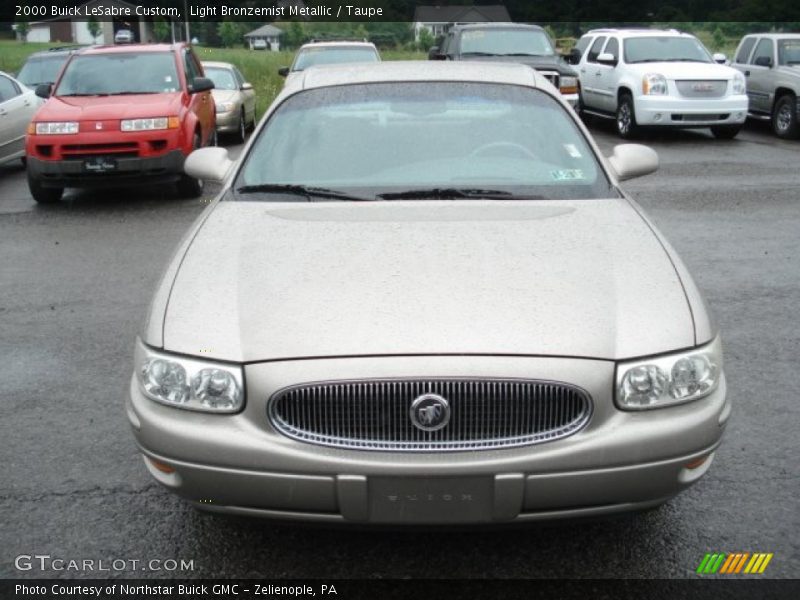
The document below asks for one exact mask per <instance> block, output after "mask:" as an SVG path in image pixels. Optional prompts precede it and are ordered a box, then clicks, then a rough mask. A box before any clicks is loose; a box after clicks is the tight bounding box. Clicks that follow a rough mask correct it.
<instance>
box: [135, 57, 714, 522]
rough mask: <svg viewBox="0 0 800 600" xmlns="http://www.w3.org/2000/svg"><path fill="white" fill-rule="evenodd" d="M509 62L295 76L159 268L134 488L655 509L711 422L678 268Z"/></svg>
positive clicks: (140, 362) (378, 517)
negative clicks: (146, 482)
mask: <svg viewBox="0 0 800 600" xmlns="http://www.w3.org/2000/svg"><path fill="white" fill-rule="evenodd" d="M657 162H658V159H657V156H656V155H655V153H654V152H653V151H652V150H650V149H648V148H646V147H643V146H637V145H623V146H618V147H617V148H615V150H614V153H613V155H612V156H611V157H610V158H608V159H605V158H603V157H601V156H600V154H599V151H598V149H597V147H596V146H595V144H594V143H593V141H592V140H591V139H590V137H589V135H588V133H587V131H586V129H585V128H584V127H583V125H582V124H581V123H580V122H579V120H578V119H577V118H576V116H575V114H574V113H573V112H572V111H571V110H570V109H569V107H568V106H567V105H566V104H565V103H564V101H563V100H562V99H561V98H560V97H559V93H558V90H556V89H555V88H553V87H552V86H551V85H550V84H549V83H548V82H547V81H546V80H545V79H544V78H543V77H542V76H541V75H539V74H537V73H536V72H535V71H533V70H532V69H530V68H528V67H525V66H520V65H490V64H470V63H462V64H441V63H428V64H423V63H418V62H417V63H413V64H410V63H385V64H381V65H349V66H340V67H332V68H314V69H309V70H308V71H307V72H305V73H303V74H302V76H301V77H299V78H297V80H296V81H293V82H290V84H289V85H287V87H286V89H284V90H283V92H282V93H281V94H280V96H279V97H278V98H277V99H276V101H275V103H274V104H273V106H272V108H271V109H270V111H269V112H268V114H267V116H266V118H265V120H264V121H263V122H262V123H261V125H260V126H259V129H258V130H257V131H256V133H255V134H254V135H253V136H252V140H251V141H250V143H249V145H248V146H247V147H246V148H245V150H244V152H243V154H242V157H241V158H240V159H238V160H237V161H236V162H233V161H231V160H229V159H228V157H227V152H226V150H224V149H222V148H207V149H202V150H198V151H196V152H194V153H193V154H192V155H191V156H190V157H189V158H188V159H187V162H186V169H187V171H188V173H189V174H190V175H191V176H193V177H200V178H205V179H216V180H220V181H223V182H224V183H223V191H222V192H221V194H220V196H219V197H218V198H217V199H216V200H215V201H214V202H213V203H212V204H211V206H209V208H208V209H207V210H206V211H205V212H204V213H203V215H202V216H201V217H200V218H199V220H198V221H197V223H196V224H195V225H194V226H193V227H192V229H191V231H190V232H189V233H188V234H187V236H186V237H185V239H184V241H183V242H182V243H181V245H180V247H179V249H178V251H177V253H176V255H175V257H174V258H173V260H172V262H171V263H170V264H169V266H168V268H167V270H166V273H165V275H164V277H163V280H162V282H161V284H160V286H159V288H158V290H157V291H156V294H155V298H154V300H153V304H152V307H151V310H150V314H149V317H148V319H147V320H146V323H145V325H144V327H143V330H142V332H141V336H140V339H138V340H137V343H136V352H135V372H134V375H133V378H132V381H131V385H130V398H129V402H128V406H127V412H128V417H129V419H130V422H131V424H132V425H133V430H134V433H135V436H136V439H137V442H138V445H139V447H140V449H141V451H142V453H143V454H144V457H145V464H146V465H147V468H148V469H149V471H150V473H151V474H152V475H153V477H155V478H156V479H157V480H158V481H159V482H160V483H162V484H163V485H164V486H166V487H167V488H169V489H171V490H172V491H174V492H175V493H177V494H179V495H180V496H182V497H184V498H186V499H187V500H189V501H191V502H193V503H194V504H195V505H196V506H197V507H199V508H205V509H209V510H216V511H225V512H232V513H238V514H246V515H258V516H268V517H277V518H296V519H307V520H317V521H345V522H369V523H409V524H413V523H493V522H504V521H505V522H509V521H523V520H535V519H550V518H557V517H570V516H579V515H590V514H592V515H595V514H596V515H600V514H608V513H614V512H620V511H629V510H636V509H643V508H648V507H652V506H655V505H658V504H659V503H662V502H664V501H665V500H667V499H668V498H670V497H671V496H673V495H674V494H676V493H677V492H679V491H681V490H682V489H684V488H686V487H687V486H689V485H691V484H692V483H694V482H695V481H697V480H698V479H699V478H700V477H701V476H702V475H703V474H704V473H705V472H706V471H707V470H708V468H709V465H710V464H711V462H712V458H713V456H714V452H715V450H716V448H717V446H718V444H719V443H720V439H721V436H722V432H723V428H724V425H725V422H726V420H727V418H728V415H729V413H730V408H729V404H728V403H727V401H726V399H725V378H724V375H723V370H722V355H721V349H720V340H719V336H718V333H717V331H716V329H715V326H714V325H713V324H712V322H711V320H710V318H709V315H708V312H707V309H706V307H705V305H704V302H703V299H702V297H701V295H700V293H699V292H698V290H697V288H696V286H695V284H694V282H693V281H692V279H691V277H690V275H689V274H688V272H687V270H686V268H685V267H684V265H683V263H682V262H681V261H680V259H679V258H678V257H677V256H676V254H675V252H674V251H673V250H672V249H671V247H670V246H669V245H668V244H667V242H666V241H665V240H664V238H663V237H662V236H661V234H660V233H659V232H658V231H657V230H656V229H655V227H654V226H653V224H652V223H650V222H649V221H648V219H647V217H646V216H644V215H643V214H642V211H641V209H640V208H639V207H638V206H637V205H636V204H635V203H634V202H633V201H632V200H631V199H630V198H628V197H626V196H625V194H624V193H623V192H621V191H620V189H619V187H618V182H619V181H621V180H624V179H627V178H630V177H634V176H637V175H642V174H645V173H648V172H651V171H653V170H655V168H656V167H657Z"/></svg>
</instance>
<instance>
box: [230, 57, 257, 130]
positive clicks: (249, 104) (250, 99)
mask: <svg viewBox="0 0 800 600" xmlns="http://www.w3.org/2000/svg"><path fill="white" fill-rule="evenodd" d="M233 73H234V75H235V76H236V81H237V83H238V84H239V90H241V91H240V93H241V94H242V97H243V98H244V100H243V102H242V104H243V105H244V114H245V119H246V120H247V122H248V123H250V122H251V121H252V122H253V123H255V122H256V91H255V90H254V89H253V86H252V85H250V84H249V83H247V81H245V78H244V75H242V73H241V71H239V69H237V68H236V67H234V68H233ZM245 86H250V87H249V88H246V87H245Z"/></svg>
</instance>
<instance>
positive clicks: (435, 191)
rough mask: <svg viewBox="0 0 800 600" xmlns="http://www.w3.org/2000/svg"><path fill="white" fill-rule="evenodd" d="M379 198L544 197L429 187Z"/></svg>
mask: <svg viewBox="0 0 800 600" xmlns="http://www.w3.org/2000/svg"><path fill="white" fill-rule="evenodd" d="M377 198H380V199H381V200H424V199H430V200H458V199H461V198H471V199H475V200H510V199H520V198H525V199H531V200H541V199H542V198H541V197H539V196H515V195H514V194H512V193H511V192H504V191H502V190H482V189H475V188H427V189H419V190H406V191H404V192H387V193H385V194H378V195H377Z"/></svg>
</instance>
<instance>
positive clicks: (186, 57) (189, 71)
mask: <svg viewBox="0 0 800 600" xmlns="http://www.w3.org/2000/svg"><path fill="white" fill-rule="evenodd" d="M183 68H184V69H185V70H186V85H187V86H188V85H192V81H194V78H195V77H200V69H198V68H197V64H196V63H195V61H194V57H193V56H192V55H191V53H190V52H189V51H187V50H184V51H183Z"/></svg>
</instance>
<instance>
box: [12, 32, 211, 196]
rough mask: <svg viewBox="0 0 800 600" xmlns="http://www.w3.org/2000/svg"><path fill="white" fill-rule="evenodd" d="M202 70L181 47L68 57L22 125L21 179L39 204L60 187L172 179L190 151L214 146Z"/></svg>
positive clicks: (189, 183) (184, 188) (179, 176)
mask: <svg viewBox="0 0 800 600" xmlns="http://www.w3.org/2000/svg"><path fill="white" fill-rule="evenodd" d="M213 87H214V84H213V83H212V82H211V80H210V79H207V78H206V77H204V73H203V67H202V66H201V65H200V61H199V60H197V57H196V56H195V54H194V52H193V51H192V49H191V48H190V47H189V46H188V45H186V44H173V45H161V44H148V45H125V46H100V47H93V48H88V49H86V50H83V51H81V52H78V53H76V54H74V55H73V56H72V57H71V58H70V59H69V61H68V62H67V64H66V65H65V66H64V69H63V70H62V72H61V76H60V77H59V78H58V81H57V82H56V83H55V85H53V86H51V85H49V84H43V85H40V86H39V87H37V88H36V94H37V95H39V96H41V97H43V98H47V99H48V100H47V102H45V104H44V105H43V106H42V107H41V108H40V109H39V110H38V111H37V112H36V114H35V115H34V117H33V121H31V124H30V125H29V126H28V136H27V140H26V155H27V159H28V160H27V163H28V186H29V187H30V190H31V194H32V195H33V197H34V199H35V200H36V201H37V202H57V201H58V200H60V199H61V195H62V194H63V192H64V188H65V187H95V186H128V185H130V184H152V183H162V182H166V183H177V187H178V192H179V193H180V194H181V195H184V196H191V197H196V196H199V195H200V193H201V192H202V182H200V181H198V180H196V179H193V178H191V177H188V176H187V175H185V174H184V173H183V161H184V159H185V158H186V157H187V156H188V155H189V153H190V152H191V151H192V150H194V149H195V148H200V147H202V146H207V145H214V144H215V143H216V133H215V130H216V114H215V110H214V100H213V99H212V97H211V92H210V90H211V89H212V88H213Z"/></svg>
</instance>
